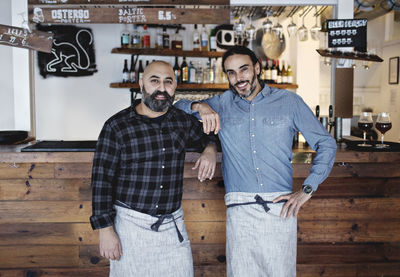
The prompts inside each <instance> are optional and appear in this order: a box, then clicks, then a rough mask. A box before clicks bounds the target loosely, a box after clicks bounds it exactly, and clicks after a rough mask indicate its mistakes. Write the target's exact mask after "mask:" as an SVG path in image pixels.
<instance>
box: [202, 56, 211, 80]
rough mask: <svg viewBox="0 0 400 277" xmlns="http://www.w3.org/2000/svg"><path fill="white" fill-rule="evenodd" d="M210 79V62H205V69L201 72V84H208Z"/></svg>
mask: <svg viewBox="0 0 400 277" xmlns="http://www.w3.org/2000/svg"><path fill="white" fill-rule="evenodd" d="M210 77H211V66H210V61H207V64H206V67H205V68H204V71H203V84H209V83H210Z"/></svg>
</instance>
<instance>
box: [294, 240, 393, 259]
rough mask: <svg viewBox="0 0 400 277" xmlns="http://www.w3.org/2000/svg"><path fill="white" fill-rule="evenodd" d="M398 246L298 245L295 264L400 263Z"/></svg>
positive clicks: (371, 244) (375, 244) (378, 244)
mask: <svg viewBox="0 0 400 277" xmlns="http://www.w3.org/2000/svg"><path fill="white" fill-rule="evenodd" d="M399 251H400V246H399V244H383V243H370V244H317V243H315V244H298V248H297V264H349V263H352V264H356V263H383V262H390V263H392V262H395V263H398V262H400V257H399V253H400V252H399Z"/></svg>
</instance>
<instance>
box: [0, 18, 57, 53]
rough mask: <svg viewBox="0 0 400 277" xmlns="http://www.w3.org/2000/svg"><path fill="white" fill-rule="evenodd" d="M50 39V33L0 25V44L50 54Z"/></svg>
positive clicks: (51, 36) (51, 35) (51, 37)
mask: <svg viewBox="0 0 400 277" xmlns="http://www.w3.org/2000/svg"><path fill="white" fill-rule="evenodd" d="M52 39H53V34H51V33H46V32H40V31H32V32H29V31H28V30H27V29H23V28H18V27H13V26H8V25H0V44H4V45H8V46H12V47H19V48H26V49H32V50H36V51H41V52H46V53H50V52H51V45H52Z"/></svg>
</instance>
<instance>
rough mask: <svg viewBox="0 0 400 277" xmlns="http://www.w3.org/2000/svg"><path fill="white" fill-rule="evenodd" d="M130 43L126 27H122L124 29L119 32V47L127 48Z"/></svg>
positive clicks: (129, 35)
mask: <svg viewBox="0 0 400 277" xmlns="http://www.w3.org/2000/svg"><path fill="white" fill-rule="evenodd" d="M130 42H131V34H130V33H129V31H128V28H127V25H126V24H125V25H124V29H123V30H122V32H121V47H122V48H128V47H129V44H130Z"/></svg>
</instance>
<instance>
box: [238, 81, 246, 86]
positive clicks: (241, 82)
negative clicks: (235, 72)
mask: <svg viewBox="0 0 400 277" xmlns="http://www.w3.org/2000/svg"><path fill="white" fill-rule="evenodd" d="M243 83H249V81H240V82H237V83H236V84H235V86H238V85H240V84H243Z"/></svg>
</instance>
